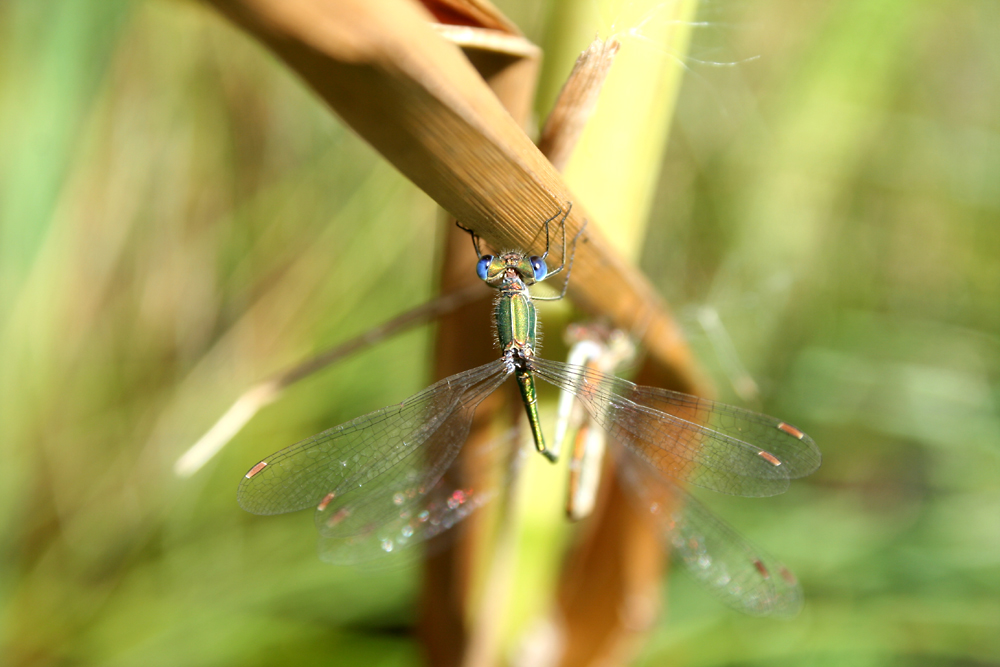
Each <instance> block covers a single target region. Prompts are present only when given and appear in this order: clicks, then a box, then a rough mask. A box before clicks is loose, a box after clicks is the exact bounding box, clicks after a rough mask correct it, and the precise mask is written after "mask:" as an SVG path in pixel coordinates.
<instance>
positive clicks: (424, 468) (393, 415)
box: [238, 204, 820, 613]
mask: <svg viewBox="0 0 1000 667" xmlns="http://www.w3.org/2000/svg"><path fill="white" fill-rule="evenodd" d="M571 206H572V205H571V204H570V205H568V206H567V207H566V208H565V209H564V210H562V211H560V214H557V215H556V216H553V218H551V219H549V220H547V221H546V222H545V225H544V230H545V236H546V250H545V253H544V254H542V255H541V256H527V255H526V254H525V253H522V252H517V251H512V252H505V253H502V254H499V255H490V254H483V252H482V250H481V247H480V239H479V237H478V236H476V235H475V234H474V233H472V241H473V247H474V248H475V250H476V254H477V256H478V257H479V262H478V264H477V267H476V271H477V274H478V275H479V277H480V278H481V279H482V280H484V281H485V282H486V283H487V284H488V285H490V286H492V287H494V288H496V289H497V290H498V293H499V295H498V297H497V301H496V308H495V320H496V329H497V336H498V338H499V343H500V347H501V356H500V358H499V359H497V360H496V361H493V362H490V363H488V364H485V365H483V366H480V367H478V368H474V369H472V370H468V371H465V372H462V373H458V374H456V375H452V376H451V377H448V378H445V379H444V380H441V381H440V382H437V383H436V384H434V385H432V386H430V387H428V388H427V389H425V390H423V391H421V392H420V393H418V394H416V395H414V396H411V397H410V398H408V399H406V400H405V401H403V402H402V403H399V404H398V405H392V406H389V407H386V408H383V409H381V410H377V411H375V412H372V413H370V414H367V415H364V416H362V417H358V418H357V419H354V420H352V421H349V422H347V423H345V424H341V425H340V426H336V427H334V428H331V429H329V430H327V431H324V432H322V433H320V434H318V435H315V436H313V437H311V438H308V439H306V440H303V441H302V442H299V443H298V444H295V445H292V446H291V447H288V448H286V449H283V450H281V451H280V452H277V453H275V454H274V455H272V456H269V457H268V458H266V459H264V460H263V461H261V462H259V463H257V464H256V465H254V466H253V467H252V468H251V469H250V470H249V471H248V472H247V474H246V475H245V477H244V479H243V480H242V482H241V483H240V487H239V492H238V498H239V503H240V505H241V506H242V507H243V508H244V509H245V510H247V511H249V512H253V513H255V514H280V513H284V512H293V511H296V510H302V509H307V508H314V510H315V518H316V526H317V528H318V529H319V532H320V535H321V542H320V544H321V555H322V556H323V557H324V558H325V559H327V560H331V561H334V562H351V561H360V560H366V559H369V558H371V557H373V556H374V555H375V554H377V553H380V552H381V553H385V552H392V551H395V550H396V549H398V548H400V547H403V546H406V545H409V544H413V543H416V542H419V541H422V540H424V539H427V538H429V537H431V536H432V535H435V534H437V533H439V532H441V530H443V529H444V528H446V527H448V526H449V525H451V524H453V523H454V522H456V521H458V520H460V519H461V518H463V517H464V516H465V515H466V514H468V513H469V512H470V511H472V510H473V509H475V507H477V506H478V505H479V504H481V502H482V501H483V500H485V498H482V497H481V496H480V495H479V494H477V493H476V492H475V490H471V489H451V488H448V487H447V486H443V483H442V482H441V478H442V476H443V475H444V473H445V471H446V470H447V469H448V468H449V467H450V466H451V464H452V463H453V462H454V460H455V457H456V456H457V454H458V452H459V450H460V449H461V448H462V445H463V444H464V443H465V440H466V438H467V436H468V434H469V428H470V425H471V423H472V418H473V415H474V413H475V410H476V407H477V406H478V405H479V404H480V403H481V402H482V401H483V400H484V399H485V398H486V397H487V396H489V395H490V394H491V393H492V392H493V391H494V390H496V389H497V387H499V386H500V385H501V384H502V383H503V382H504V381H505V380H506V379H507V378H508V377H510V376H511V375H513V376H514V378H515V380H516V381H517V384H518V387H519V389H520V392H521V396H522V398H523V400H524V405H525V409H526V411H527V414H528V422H529V425H530V427H531V432H532V436H533V438H534V442H535V446H536V448H537V449H538V451H539V452H541V453H542V454H545V455H546V456H547V457H548V458H550V460H554V456H553V455H552V454H551V452H549V451H548V450H547V449H546V446H545V439H544V437H543V435H542V429H541V423H540V420H539V418H538V410H537V394H536V389H535V378H536V377H538V378H541V379H543V380H545V381H546V382H549V383H551V384H553V385H555V386H557V387H559V388H561V389H562V390H564V391H569V392H572V393H573V394H575V395H576V397H577V398H578V399H579V400H580V402H581V403H582V404H583V406H584V407H585V408H586V410H587V412H588V413H589V414H590V417H591V419H592V420H593V421H594V422H595V423H596V424H598V425H600V426H601V427H602V428H604V430H605V431H607V433H608V435H609V436H610V437H611V439H612V440H613V441H615V442H618V443H620V444H621V445H622V446H623V447H624V448H625V449H626V450H627V452H628V455H629V457H631V458H632V459H634V460H635V463H636V465H633V466H629V467H628V470H629V474H630V475H631V477H632V479H630V480H629V481H630V483H631V484H632V485H633V486H635V487H636V489H637V491H638V493H639V495H640V497H644V496H646V497H648V496H650V494H651V493H653V492H652V491H651V490H650V489H653V488H654V487H656V488H657V489H661V490H662V489H663V488H675V487H673V482H670V481H668V480H676V481H679V482H684V483H688V484H693V485H695V486H701V487H704V488H707V489H711V490H714V491H718V492H721V493H727V494H732V495H739V496H771V495H775V494H778V493H781V492H783V491H784V490H785V489H787V488H788V484H789V480H790V479H795V478H798V477H802V476H804V475H808V474H809V473H811V472H812V471H814V470H815V469H816V468H817V467H818V466H819V464H820V453H819V450H818V449H817V448H816V445H815V444H814V443H813V441H812V439H811V438H809V437H808V436H807V435H806V434H805V433H803V432H802V431H800V430H799V429H797V428H796V427H794V426H791V425H790V424H787V423H785V422H782V421H779V420H777V419H774V418H772V417H767V416H764V415H760V414H756V413H753V412H750V411H747V410H743V409H741V408H736V407H732V406H728V405H723V404H720V403H715V402H713V401H710V400H707V399H703V398H697V397H694V396H689V395H686V394H680V393H677V392H672V391H667V390H664V389H655V388H651V387H643V386H639V385H636V384H633V383H631V382H628V381H626V380H622V379H620V378H617V377H614V376H611V375H606V374H603V373H601V372H599V371H597V370H594V369H590V368H586V367H581V366H574V365H571V364H565V363H561V362H558V361H551V360H546V359H542V358H541V357H539V356H537V354H536V342H537V338H536V330H537V314H536V310H535V305H534V303H533V300H537V299H540V298H544V297H532V295H531V294H530V293H529V291H528V287H529V286H531V285H533V284H535V283H538V282H541V281H543V280H545V279H546V278H548V277H551V276H553V275H556V274H558V273H559V272H561V271H563V270H564V269H565V271H566V281H565V284H564V285H563V288H562V291H561V293H560V294H558V295H556V296H554V297H548V298H553V299H558V298H562V296H564V295H565V292H566V284H568V281H569V275H570V273H571V270H572V262H573V256H574V251H575V247H576V243H577V240H578V239H579V236H580V233H582V231H583V230H582V229H581V231H580V232H579V233H578V234H577V235H576V236H575V237H574V238H573V240H572V242H571V243H569V244H567V234H566V218H567V216H568V215H569V212H570V208H571ZM560 217H561V219H560V220H559V221H558V222H556V220H557V219H558V218H560ZM553 223H555V224H558V225H559V226H561V227H562V257H561V260H560V264H559V266H558V267H556V268H554V269H553V270H551V271H549V270H548V265H547V263H546V259H547V257H548V255H549V249H550V226H551V225H552V224H553ZM470 233H471V232H470ZM660 480H663V481H662V483H661V482H660ZM664 485H670V486H669V487H667V486H664ZM653 504H656V502H655V500H654V501H652V504H651V505H650V506H652V505H653ZM691 507H692V508H694V509H693V510H691V511H689V512H686V513H685V515H684V516H687V517H691V516H693V517H695V519H694V521H695V525H694V527H693V528H692V527H691V524H690V520H688V522H686V523H685V522H683V521H682V522H681V523H678V522H677V521H676V520H675V519H674V518H672V517H671V518H669V519H668V520H669V521H672V522H673V523H674V524H676V526H678V527H679V528H680V531H681V534H683V535H687V534H688V533H692V531H696V530H702V531H703V528H704V525H705V524H706V523H707V524H708V525H709V527H710V528H713V529H714V530H713V531H710V532H712V534H713V535H714V536H715V541H721V542H723V543H722V544H720V545H718V547H717V548H718V549H720V550H722V551H727V550H733V549H734V548H736V550H737V551H739V552H740V553H741V558H743V559H745V562H744V563H742V564H741V567H740V572H742V573H743V574H744V576H747V575H748V576H749V577H755V578H756V581H746V582H742V581H741V582H736V586H735V588H736V589H740V590H742V589H744V588H749V587H750V586H752V585H756V586H758V590H757V591H756V592H755V593H754V594H753V595H755V596H756V597H757V598H759V600H760V601H762V602H752V601H749V600H748V601H746V602H747V603H745V604H744V603H739V604H737V605H736V606H741V607H742V608H744V610H745V611H749V612H751V613H769V612H772V611H776V610H777V611H781V610H782V608H784V607H787V606H788V604H787V603H788V602H790V597H791V595H792V593H795V595H796V596H797V590H798V588H797V585H796V584H795V583H794V580H793V579H792V578H791V575H790V574H787V571H785V570H784V569H783V568H780V569H777V570H776V569H775V568H774V567H773V566H769V565H768V560H767V559H766V558H764V557H757V556H754V555H753V554H754V553H755V552H754V551H753V549H752V547H749V545H748V544H745V543H742V542H740V541H739V540H740V539H741V538H739V536H738V535H737V534H736V533H735V532H734V531H732V530H731V529H728V527H726V526H725V525H724V524H721V523H718V522H717V520H715V519H714V518H713V517H712V515H711V514H710V513H707V511H706V510H704V508H701V507H700V506H699V505H694V504H692V505H691ZM705 517H707V518H705ZM713 521H714V522H716V523H713ZM716 524H718V527H716ZM685 531H686V532H685ZM703 532H704V531H703ZM733 536H735V540H734V539H733ZM688 537H689V538H690V539H691V540H695V539H696V538H697V536H695V535H694V534H691V535H688ZM703 542H705V541H704V540H703ZM734 543H735V544H736V547H734V546H733V545H734ZM706 544H707V542H706ZM708 546H711V545H708ZM744 546H745V547H746V549H749V550H750V551H749V552H748V553H747V552H746V549H744ZM706 556H708V554H706ZM717 564H718V563H717ZM712 571H713V575H712V576H715V577H717V578H719V579H720V582H721V583H720V585H723V584H724V585H730V583H731V582H725V581H722V580H724V579H725V578H726V577H727V576H730V575H728V574H727V572H720V571H718V569H717V568H713V570H712ZM754 572H755V573H756V575H754ZM730 578H731V577H730ZM779 580H783V581H784V583H782V581H779ZM709 583H710V584H711V583H712V582H709ZM761 585H763V586H765V587H767V590H766V591H763V592H762V591H761V590H759V587H760V586H761ZM730 588H733V586H731V585H730ZM737 594H738V591H737Z"/></svg>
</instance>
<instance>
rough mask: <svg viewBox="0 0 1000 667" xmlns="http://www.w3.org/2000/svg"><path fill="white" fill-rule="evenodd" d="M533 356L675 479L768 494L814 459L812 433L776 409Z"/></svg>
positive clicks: (549, 377)
mask: <svg viewBox="0 0 1000 667" xmlns="http://www.w3.org/2000/svg"><path fill="white" fill-rule="evenodd" d="M531 363H532V368H533V370H534V371H535V372H536V373H537V374H538V376H539V377H541V378H542V379H544V380H546V381H547V382H550V383H552V384H554V385H556V386H557V387H560V388H561V389H564V390H566V391H570V392H572V393H574V394H576V396H577V398H579V399H580V401H581V402H582V403H583V405H584V407H585V408H586V409H587V411H588V412H589V413H590V415H591V417H592V418H593V419H594V421H595V422H597V423H598V424H600V425H601V426H602V427H603V428H604V429H605V430H606V431H608V433H609V434H610V435H611V436H612V437H613V438H614V439H616V440H618V441H619V442H621V443H622V444H623V445H625V447H627V448H628V449H629V450H630V451H631V452H632V453H633V454H635V455H636V456H638V457H639V458H640V459H642V460H643V461H645V462H646V463H648V464H649V465H651V466H652V467H654V468H656V469H657V470H658V471H660V472H661V473H663V474H664V475H667V476H669V477H672V478H674V479H678V480H682V481H685V482H690V483H691V484H694V485H696V486H701V487H705V488H707V489H712V490H713V491H719V492H720V493H728V494H731V495H736V496H772V495H776V494H778V493H782V492H783V491H785V489H787V488H788V480H789V479H794V478H798V477H802V476H804V475H808V474H809V473H811V472H813V471H814V470H816V468H818V467H819V464H820V460H821V457H820V453H819V449H818V448H817V447H816V444H815V443H814V442H813V441H812V438H810V437H809V436H807V435H806V434H805V433H803V432H802V431H800V430H798V429H797V428H795V427H794V426H791V425H789V424H786V423H785V422H782V421H780V420H777V419H774V418H773V417H767V416H765V415H761V414H757V413H755V412H750V411H749V410H743V409H741V408H736V407H733V406H730V405H724V404H722V403H716V402H714V401H710V400H708V399H704V398H697V397H695V396H689V395H687V394H681V393H678V392H672V391H667V390H666V389H656V388H653V387H642V386H639V385H636V384H633V383H632V382H628V381H627V380H622V379H621V378H617V377H614V376H610V375H605V374H603V373H600V372H598V371H596V370H593V369H590V368H585V367H582V366H573V365H570V364H564V363H561V362H558V361H551V360H548V359H541V358H539V357H535V358H534V359H533V360H532V362H531Z"/></svg>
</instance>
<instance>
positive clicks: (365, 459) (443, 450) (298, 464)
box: [237, 360, 508, 538]
mask: <svg viewBox="0 0 1000 667" xmlns="http://www.w3.org/2000/svg"><path fill="white" fill-rule="evenodd" d="M507 375H508V371H507V368H506V366H505V365H504V363H503V361H502V360H497V361H494V362H491V363H489V364H486V365H484V366H480V367H479V368H474V369H472V370H469V371H465V372H463V373H458V374H457V375H452V376H451V377H448V378H445V379H444V380H441V381H440V382H438V383H436V384H434V385H432V386H430V387H428V388H427V389H425V390H423V391H421V392H420V393H418V394H415V395H414V396H411V397H410V398H408V399H406V400H405V401H403V402H402V403H400V404H398V405H391V406H389V407H386V408H383V409H381V410H377V411H375V412H372V413H369V414H367V415H364V416H362V417H358V418H357V419H354V420H352V421H349V422H347V423H345V424H341V425H340V426H336V427H334V428H331V429H329V430H327V431H323V432H322V433H320V434H318V435H314V436H313V437H311V438H308V439H306V440H303V441H302V442H299V443H297V444H295V445H292V446H291V447H288V448H286V449H283V450H281V451H280V452H277V453H276V454H273V455H272V456H269V457H268V458H266V459H264V460H263V461H261V462H260V463H258V464H257V465H255V466H254V467H253V468H251V469H250V471H249V472H247V474H246V476H245V477H244V478H243V480H242V481H241V482H240V487H239V491H238V493H237V499H238V500H239V503H240V506H241V507H243V509H245V510H247V511H248V512H253V513H254V514H280V513H283V512H294V511H296V510H301V509H305V508H307V507H315V508H316V509H317V517H316V518H317V525H320V526H321V527H323V528H321V530H325V531H326V533H327V534H328V536H339V537H341V538H346V537H349V536H351V535H352V534H354V533H353V532H352V531H358V530H361V529H363V528H364V527H365V526H367V525H369V524H373V523H378V522H380V521H385V520H386V519H387V517H388V516H389V515H388V514H387V512H388V509H389V508H388V507H387V506H386V505H385V503H384V500H385V499H386V498H389V499H390V500H391V499H392V498H393V497H394V495H395V494H396V493H397V492H399V493H402V494H404V496H406V495H408V494H411V493H419V494H426V493H427V492H428V491H430V489H432V488H433V487H434V485H435V484H436V483H437V481H438V479H440V477H441V475H442V474H443V472H444V470H445V469H446V468H447V467H448V466H449V465H451V462H452V461H453V460H454V458H455V455H456V454H457V453H458V450H459V449H460V448H461V447H462V445H463V444H464V442H465V438H466V436H467V435H468V432H469V426H470V424H471V422H472V416H473V414H474V413H475V410H476V406H478V405H479V403H480V402H481V401H482V400H483V399H484V398H486V396H488V395H489V394H491V393H492V392H493V391H494V390H495V389H496V388H497V387H498V386H499V385H500V384H501V383H502V382H503V381H504V379H505V378H506V377H507ZM392 506H393V507H397V511H398V506H396V505H392ZM338 516H339V519H335V517H338Z"/></svg>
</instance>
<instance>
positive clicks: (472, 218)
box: [212, 0, 697, 390]
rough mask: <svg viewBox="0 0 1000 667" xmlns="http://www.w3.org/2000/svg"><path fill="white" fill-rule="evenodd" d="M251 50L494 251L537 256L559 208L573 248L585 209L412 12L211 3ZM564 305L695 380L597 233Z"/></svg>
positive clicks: (634, 280)
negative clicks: (278, 64)
mask: <svg viewBox="0 0 1000 667" xmlns="http://www.w3.org/2000/svg"><path fill="white" fill-rule="evenodd" d="M212 4H214V5H215V6H216V7H218V8H219V9H220V10H221V11H223V12H225V13H226V14H227V15H228V16H230V17H231V18H232V19H233V20H234V21H236V22H237V23H239V24H240V25H242V26H243V27H245V28H246V29H247V30H248V31H250V32H251V33H253V34H255V35H256V36H258V37H259V38H260V39H261V40H262V41H264V42H265V43H267V44H268V45H269V46H270V47H271V48H272V49H273V50H274V51H275V52H276V53H277V54H278V55H280V56H281V57H282V58H283V59H284V60H285V61H286V62H287V63H288V64H289V65H290V66H291V67H292V68H293V69H294V70H295V71H296V72H298V74H299V75H300V76H302V77H303V78H304V79H305V80H306V81H307V82H309V84H310V85H311V86H312V87H313V88H314V89H315V90H316V92H317V93H318V94H319V95H320V96H321V97H322V98H323V99H324V100H326V101H327V103H329V104H330V106H331V107H333V109H334V110H335V111H336V112H337V113H338V114H339V115H340V116H341V118H343V119H344V120H345V121H346V122H347V123H348V124H349V125H350V126H351V127H352V128H353V129H354V130H355V131H356V132H357V133H358V134H360V135H361V136H362V137H364V138H365V139H366V140H367V141H368V142H369V143H371V144H372V146H374V147H375V148H376V149H377V150H378V151H379V152H380V153H382V155H384V156H385V158H386V159H387V160H389V161H390V162H391V163H392V164H393V165H395V166H396V168H398V169H399V170H400V171H401V172H403V173H404V174H405V175H406V176H407V177H409V178H410V179H411V180H412V181H413V182H414V183H416V184H417V185H418V186H419V187H420V188H421V189H423V190H424V191H425V192H426V193H427V194H428V195H430V196H431V197H432V198H433V199H434V200H435V201H437V202H438V203H439V204H440V205H441V206H442V207H443V208H444V209H445V210H447V211H449V212H450V213H452V214H453V215H454V216H455V217H456V218H458V219H459V220H461V221H462V222H463V224H464V225H466V226H467V227H469V228H470V229H473V230H474V231H475V232H476V233H477V234H479V235H480V236H482V238H483V239H484V240H485V241H486V242H487V243H489V244H490V245H492V246H494V247H497V248H511V247H512V248H521V249H523V250H525V251H528V252H534V253H538V254H540V253H541V252H542V250H543V249H544V248H543V245H544V239H543V238H539V235H538V231H539V228H540V226H541V223H542V221H544V220H546V219H548V218H550V217H552V216H553V215H554V214H556V213H557V212H558V211H559V210H560V209H561V208H563V207H566V206H567V205H568V204H569V203H570V202H572V204H573V210H572V212H571V214H570V216H569V218H568V220H567V223H566V224H567V231H568V233H569V234H570V235H573V234H575V233H576V232H577V231H579V230H580V229H581V228H582V226H583V224H584V221H585V220H586V218H587V213H586V210H585V208H584V203H583V202H582V201H580V200H579V199H577V198H576V197H575V196H574V195H573V193H571V192H570V191H569V189H568V188H567V187H566V185H565V183H564V182H563V180H562V178H561V177H560V175H559V173H558V172H557V171H556V170H555V169H554V168H553V167H552V165H551V164H550V163H549V162H548V160H546V159H545V157H544V156H543V155H542V154H541V153H540V152H539V151H538V149H537V148H536V147H535V145H534V144H533V143H532V142H531V140H530V139H529V138H528V136H527V135H526V134H525V133H524V131H523V130H522V129H521V127H520V126H519V125H518V124H517V122H515V121H514V119H513V118H511V116H510V114H508V113H507V111H506V110H504V108H503V107H502V106H501V105H500V104H499V103H498V101H497V99H496V96H495V95H494V94H493V93H492V91H490V89H489V87H488V86H487V85H486V83H485V82H484V81H483V79H482V77H481V76H480V75H479V74H478V73H477V72H476V70H475V69H474V68H473V67H472V65H471V64H470V62H469V60H468V59H467V58H466V57H465V56H464V55H463V54H462V52H461V51H460V49H459V48H458V47H457V46H455V45H454V44H451V43H448V42H447V41H445V40H443V39H442V38H441V37H440V35H438V34H436V33H435V31H434V30H433V28H431V26H430V25H429V24H430V22H431V21H432V20H433V18H434V17H433V16H432V15H431V14H429V13H428V12H427V11H426V10H425V9H424V8H423V7H422V6H420V5H417V4H414V3H413V2H410V1H409V0H380V1H378V2H372V1H370V0H280V1H279V0H212ZM569 294H570V296H571V297H572V299H573V301H574V302H575V303H576V304H577V305H578V306H580V307H581V308H583V309H584V310H585V311H587V312H588V313H589V314H591V315H593V316H595V317H604V318H607V319H608V320H609V321H610V322H611V323H612V324H613V325H614V326H616V327H617V328H619V329H622V330H624V331H627V332H630V333H631V334H633V335H634V336H636V337H637V338H638V339H640V340H641V342H642V343H643V345H644V346H645V348H646V350H647V351H648V352H649V354H650V355H651V357H652V358H653V359H655V360H656V361H657V362H658V366H659V367H660V368H662V369H663V370H664V371H665V373H664V375H665V377H667V378H668V379H671V380H676V381H672V382H669V383H668V384H670V385H671V386H676V387H681V388H686V389H688V390H691V389H692V388H693V387H694V386H695V385H696V384H697V373H696V372H695V369H694V366H693V364H692V360H691V356H690V353H689V351H688V349H687V347H686V346H685V345H684V342H683V338H682V336H681V333H680V331H679V329H678V328H677V326H676V325H675V324H674V323H673V322H672V320H671V319H670V318H669V317H668V315H667V313H666V310H665V308H664V305H663V303H662V301H661V300H660V298H659V296H657V294H656V293H655V291H654V290H653V288H652V287H651V286H650V284H649V283H648V281H647V280H646V279H645V277H644V276H643V275H642V274H641V273H639V272H638V271H637V270H636V269H635V268H634V267H632V266H630V265H629V264H628V263H627V262H625V261H624V260H622V259H621V258H620V257H618V256H617V255H616V254H615V253H614V252H613V251H612V250H611V248H610V247H609V245H608V244H607V242H606V241H605V240H604V238H603V237H602V235H601V234H600V232H599V231H598V230H597V225H589V226H588V227H587V229H586V232H585V234H584V236H583V237H582V242H581V243H580V245H579V246H578V248H577V253H576V262H575V264H574V267H573V281H572V282H571V284H570V291H569Z"/></svg>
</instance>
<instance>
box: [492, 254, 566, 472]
mask: <svg viewBox="0 0 1000 667" xmlns="http://www.w3.org/2000/svg"><path fill="white" fill-rule="evenodd" d="M485 281H486V283H487V284H489V285H490V286H492V287H495V288H497V289H498V290H499V291H500V295H499V297H498V298H497V302H496V308H495V310H494V316H495V318H496V326H497V337H498V338H499V340H500V347H501V349H502V351H503V356H504V359H506V360H507V362H508V365H509V367H510V368H511V370H512V371H513V372H514V377H515V379H516V380H517V386H518V388H519V389H520V390H521V398H522V399H523V400H524V407H525V410H526V411H527V413H528V423H529V424H530V425H531V434H532V436H533V437H534V439H535V447H536V448H537V449H538V451H539V452H541V453H542V454H545V455H546V456H547V457H549V458H550V459H551V457H550V456H549V453H548V451H547V450H546V449H545V438H544V437H543V435H542V424H541V421H540V420H539V418H538V393H537V391H536V389H535V377H534V375H533V374H532V372H531V367H530V365H529V363H528V362H529V360H530V359H531V358H532V357H533V356H534V354H535V341H536V340H537V326H538V316H537V313H536V311H535V304H534V303H533V302H532V300H531V295H530V294H529V293H528V285H531V284H533V283H534V282H535V277H534V271H533V270H532V267H531V264H530V262H529V261H528V259H527V258H526V257H525V256H524V255H523V254H521V253H516V252H508V253H504V254H503V255H497V256H495V257H493V258H492V260H491V261H490V263H489V267H488V269H487V275H486V278H485Z"/></svg>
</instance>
